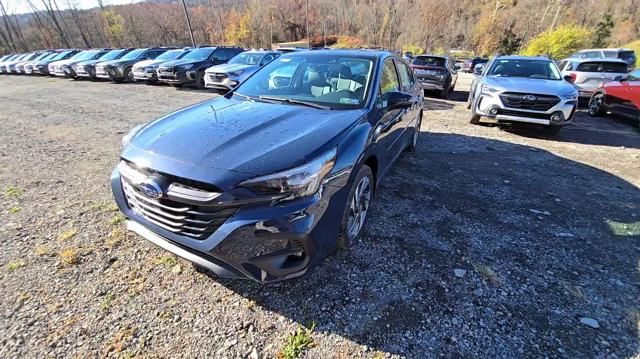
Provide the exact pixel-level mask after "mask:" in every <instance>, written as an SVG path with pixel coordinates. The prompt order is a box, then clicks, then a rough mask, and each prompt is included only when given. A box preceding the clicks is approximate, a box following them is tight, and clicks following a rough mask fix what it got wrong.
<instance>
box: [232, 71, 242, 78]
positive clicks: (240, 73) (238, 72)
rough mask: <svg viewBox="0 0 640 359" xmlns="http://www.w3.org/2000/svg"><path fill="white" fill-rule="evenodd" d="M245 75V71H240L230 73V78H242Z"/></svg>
mask: <svg viewBox="0 0 640 359" xmlns="http://www.w3.org/2000/svg"><path fill="white" fill-rule="evenodd" d="M243 73H244V70H238V71H234V72H229V76H231V77H236V76H240V75H242V74H243Z"/></svg>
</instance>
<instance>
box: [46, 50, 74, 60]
mask: <svg viewBox="0 0 640 359" xmlns="http://www.w3.org/2000/svg"><path fill="white" fill-rule="evenodd" d="M70 52H71V51H64V52H61V53H59V54H58V55H57V56H54V57H53V58H51V60H60V59H62V58H63V57H65V56H67V55H68V54H69V53H70Z"/></svg>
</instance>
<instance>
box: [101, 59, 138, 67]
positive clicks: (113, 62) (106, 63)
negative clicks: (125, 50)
mask: <svg viewBox="0 0 640 359" xmlns="http://www.w3.org/2000/svg"><path fill="white" fill-rule="evenodd" d="M136 62H138V60H123V59H115V60H107V61H102V62H100V65H101V66H109V65H111V66H118V65H124V64H133V63H136Z"/></svg>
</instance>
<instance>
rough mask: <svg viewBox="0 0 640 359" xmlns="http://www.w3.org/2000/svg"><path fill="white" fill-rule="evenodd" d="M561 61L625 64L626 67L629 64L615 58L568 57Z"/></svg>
mask: <svg viewBox="0 0 640 359" xmlns="http://www.w3.org/2000/svg"><path fill="white" fill-rule="evenodd" d="M561 61H571V62H579V63H583V62H615V63H620V64H625V65H626V64H627V63H626V62H624V60H622V59H614V58H611V57H605V58H582V57H568V58H566V59H563V60H561Z"/></svg>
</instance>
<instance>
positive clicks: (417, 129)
mask: <svg viewBox="0 0 640 359" xmlns="http://www.w3.org/2000/svg"><path fill="white" fill-rule="evenodd" d="M421 124H422V111H420V114H419V115H418V122H417V123H416V127H415V128H414V129H413V134H412V135H411V142H409V146H407V152H415V151H416V148H417V147H418V138H419V136H420V125H421Z"/></svg>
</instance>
